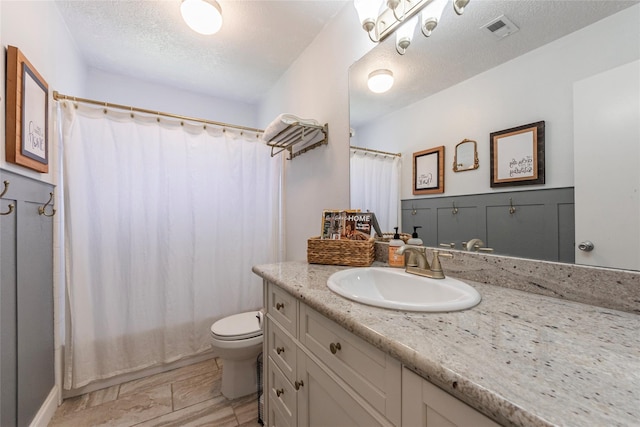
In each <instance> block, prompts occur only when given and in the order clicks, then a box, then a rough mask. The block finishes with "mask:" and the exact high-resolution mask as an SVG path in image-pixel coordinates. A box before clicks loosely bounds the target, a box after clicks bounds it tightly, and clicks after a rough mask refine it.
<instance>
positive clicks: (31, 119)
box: [22, 64, 48, 164]
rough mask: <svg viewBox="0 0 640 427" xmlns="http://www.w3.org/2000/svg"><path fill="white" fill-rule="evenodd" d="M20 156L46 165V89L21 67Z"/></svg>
mask: <svg viewBox="0 0 640 427" xmlns="http://www.w3.org/2000/svg"><path fill="white" fill-rule="evenodd" d="M22 68H23V73H22V154H23V155H25V156H27V157H30V158H32V159H34V160H37V161H39V162H40V163H44V164H47V163H48V156H47V109H46V105H47V88H46V86H43V84H42V82H40V81H39V80H38V78H37V77H36V76H35V74H34V73H33V71H31V70H30V69H29V67H28V66H27V64H23V65H22Z"/></svg>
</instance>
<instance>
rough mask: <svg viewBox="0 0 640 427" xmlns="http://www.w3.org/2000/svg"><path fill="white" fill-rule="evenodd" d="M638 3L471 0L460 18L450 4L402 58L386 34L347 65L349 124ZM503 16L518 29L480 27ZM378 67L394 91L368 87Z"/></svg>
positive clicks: (370, 117)
mask: <svg viewBox="0 0 640 427" xmlns="http://www.w3.org/2000/svg"><path fill="white" fill-rule="evenodd" d="M638 3H639V2H638V1H637V0H634V1H622V0H471V2H470V3H469V5H468V6H467V7H466V10H465V12H464V14H463V15H462V16H457V15H456V14H455V12H454V11H453V8H452V7H451V5H450V4H449V5H448V6H447V8H446V9H445V12H444V14H443V16H442V19H441V21H440V24H439V26H438V27H437V28H436V29H435V30H434V31H433V34H432V35H431V37H429V38H426V37H424V36H422V34H421V33H420V30H419V29H417V33H416V36H415V38H414V42H413V43H412V45H411V46H409V48H408V50H407V53H406V54H405V55H404V56H400V55H398V54H397V53H396V51H395V45H394V43H395V37H389V38H388V39H386V40H385V41H384V42H383V43H381V44H380V45H379V46H377V47H376V48H375V49H373V50H371V51H370V52H369V53H368V54H367V55H365V57H364V58H362V59H360V60H359V61H358V62H357V63H356V64H355V65H354V66H353V67H352V68H351V70H350V82H349V85H350V102H351V124H352V126H353V127H357V126H359V125H360V124H362V123H365V122H367V121H368V120H371V119H372V118H375V117H378V116H380V115H383V114H386V113H388V112H391V111H394V110H397V109H398V108H400V107H403V106H406V105H409V104H411V103H413V102H415V101H417V100H420V99H422V98H424V97H425V96H428V95H430V94H434V93H436V92H439V91H441V90H443V89H446V88H447V87H449V86H451V85H454V84H456V83H459V82H461V81H464V80H466V79H468V78H470V77H473V76H474V75H476V74H479V73H481V72H483V71H486V70H488V69H491V68H493V67H495V66H497V65H500V64H502V63H504V62H506V61H508V60H510V59H513V58H515V57H517V56H520V55H522V54H524V53H526V52H528V51H530V50H533V49H535V48H538V47H540V46H542V45H545V44H547V43H549V42H551V41H553V40H556V39H558V38H560V37H563V36H565V35H567V34H569V33H572V32H574V31H576V30H579V29H580V28H583V27H585V26H587V25H590V24H592V23H594V22H596V21H599V20H601V19H603V18H605V17H607V16H609V15H611V14H613V13H616V12H619V11H620V10H622V9H625V8H627V7H630V6H632V5H634V4H638ZM503 14H504V15H505V16H506V17H507V18H508V19H510V20H511V21H512V22H513V23H514V24H515V25H516V26H517V27H519V31H518V32H516V33H514V34H512V35H510V36H507V37H506V38H504V39H497V38H496V37H495V36H494V35H493V34H491V33H490V32H489V31H488V30H486V29H481V27H483V26H484V25H485V24H487V23H489V22H490V21H491V20H493V19H494V18H497V17H499V16H500V15H503ZM638 25H640V16H638ZM611 48H612V49H615V46H612V47H611ZM379 68H388V69H390V70H392V71H393V73H394V77H395V83H394V87H393V89H392V90H391V91H389V92H387V93H385V94H382V96H380V95H379V94H373V93H371V92H370V91H368V90H367V87H366V80H367V76H368V74H369V73H370V72H371V71H373V70H376V69H379Z"/></svg>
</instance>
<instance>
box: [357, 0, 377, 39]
mask: <svg viewBox="0 0 640 427" xmlns="http://www.w3.org/2000/svg"><path fill="white" fill-rule="evenodd" d="M383 2H384V0H353V5H354V6H355V8H356V12H358V18H359V19H360V23H361V24H362V28H364V30H365V31H367V32H369V31H371V30H373V28H374V27H375V25H376V20H377V19H378V15H379V14H380V9H381V8H382V5H383Z"/></svg>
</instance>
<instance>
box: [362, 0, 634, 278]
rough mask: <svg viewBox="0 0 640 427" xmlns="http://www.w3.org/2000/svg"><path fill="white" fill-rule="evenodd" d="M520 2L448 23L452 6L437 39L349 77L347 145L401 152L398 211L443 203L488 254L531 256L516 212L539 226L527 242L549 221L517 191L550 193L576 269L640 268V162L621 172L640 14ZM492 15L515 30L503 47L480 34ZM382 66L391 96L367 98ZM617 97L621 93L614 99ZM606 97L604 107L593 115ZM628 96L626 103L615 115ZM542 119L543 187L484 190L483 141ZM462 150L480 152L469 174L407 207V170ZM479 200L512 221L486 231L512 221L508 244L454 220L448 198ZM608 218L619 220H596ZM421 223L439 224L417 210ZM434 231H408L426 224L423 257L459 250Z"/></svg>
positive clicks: (628, 153)
mask: <svg viewBox="0 0 640 427" xmlns="http://www.w3.org/2000/svg"><path fill="white" fill-rule="evenodd" d="M527 5H528V6H527V7H526V8H525V7H522V2H513V1H492V0H487V1H473V0H472V1H471V2H470V3H469V5H468V6H467V8H466V11H465V13H464V15H463V16H453V15H454V12H453V11H452V10H451V8H450V7H449V6H447V7H446V8H445V9H444V12H443V15H442V18H441V21H440V23H439V25H438V26H437V28H436V29H435V30H434V31H433V34H432V35H431V36H430V37H429V38H426V37H422V35H420V34H419V32H418V34H416V35H415V37H414V40H413V41H412V43H411V46H409V48H408V49H407V51H406V53H405V54H404V55H398V53H397V52H396V49H395V45H394V42H395V40H394V37H390V38H388V39H387V40H385V41H384V42H382V43H380V44H379V45H377V46H375V48H373V49H372V50H371V51H370V52H369V53H368V54H367V55H365V56H364V57H363V58H361V59H360V60H358V61H357V62H356V63H355V64H354V65H353V66H352V67H351V69H350V103H351V104H350V105H351V110H350V114H351V127H352V129H353V130H354V135H353V136H352V139H351V143H352V145H357V146H361V147H367V148H372V149H379V150H385V151H389V152H399V153H402V155H403V156H402V160H403V161H402V165H401V180H400V196H399V198H397V199H396V200H395V201H396V203H397V206H398V209H400V206H399V204H400V200H402V201H403V208H407V209H409V210H411V209H412V206H413V205H412V202H414V201H415V202H417V201H419V200H426V199H434V200H441V199H443V198H447V197H448V198H449V199H448V200H447V201H446V204H444V203H443V206H446V211H447V212H448V214H449V215H451V217H450V218H449V217H446V219H447V221H449V222H450V224H451V225H452V227H453V225H455V224H458V225H457V226H456V227H458V228H465V227H466V229H468V234H469V236H468V237H467V238H466V239H465V240H467V241H468V240H469V239H472V238H481V239H483V241H484V242H485V244H486V245H487V246H489V247H492V248H494V249H495V253H497V254H507V255H509V254H510V253H509V252H508V249H506V248H507V247H509V246H511V247H514V248H520V247H522V246H527V245H529V246H536V245H537V242H536V241H527V240H525V241H523V240H522V239H523V236H522V235H521V234H519V233H520V232H521V230H520V229H518V228H515V226H516V225H517V223H518V222H519V221H521V220H522V217H523V215H525V214H526V215H529V216H530V218H531V220H532V221H539V222H536V223H535V224H536V225H535V226H534V227H533V228H539V229H538V230H537V231H538V232H537V235H536V236H534V237H535V238H537V236H538V235H540V236H542V235H545V234H546V233H547V230H548V229H553V228H554V227H553V226H551V225H550V224H548V223H545V222H544V221H545V219H544V217H545V214H544V213H543V212H542V211H536V209H535V208H534V206H537V205H536V204H535V203H529V202H526V201H524V200H523V197H524V194H525V193H526V194H528V193H532V192H537V191H539V192H540V194H544V193H545V192H546V191H548V190H556V189H557V190H562V191H563V193H566V192H567V191H568V192H569V194H570V197H571V200H570V202H566V203H565V202H564V201H561V202H558V203H557V206H559V207H558V209H559V210H560V211H562V212H561V213H560V215H561V216H562V217H570V218H571V219H572V223H574V224H575V235H574V234H573V230H572V232H571V234H570V235H563V233H564V234H567V233H565V230H564V229H563V228H562V227H561V226H559V225H558V224H556V226H555V230H556V231H555V232H556V234H559V236H556V237H557V238H558V239H564V240H571V247H570V249H571V251H572V252H573V251H575V255H574V254H572V257H573V256H575V262H576V263H580V264H589V265H597V266H610V267H614V268H624V269H636V270H637V269H640V237H637V236H640V201H639V200H638V196H637V195H638V194H639V193H640V189H639V188H638V187H639V184H640V174H639V172H638V168H637V167H636V166H635V165H632V164H627V163H624V164H625V166H621V162H630V161H631V160H632V159H637V150H638V146H640V135H639V132H640V131H639V129H640V124H639V123H638V120H640V119H639V117H640V112H638V111H637V110H638V105H640V102H639V99H638V98H639V94H640V90H639V89H636V88H637V87H639V86H640V84H639V83H638V81H639V80H640V73H639V72H637V71H636V69H637V67H638V61H639V59H640V26H638V25H637V17H638V16H639V14H640V4H638V1H617V2H610V1H604V0H603V1H598V0H595V1H554V2H528V3H527ZM499 16H504V17H505V18H507V19H508V20H509V22H511V23H513V24H514V25H515V26H517V28H518V30H517V31H515V32H512V33H511V34H510V35H508V36H507V37H504V38H496V37H495V36H494V35H493V34H491V33H489V32H488V31H487V29H486V28H485V24H487V23H489V22H492V21H493V20H495V18H497V17H499ZM611 46H616V49H615V50H612V49H611V48H610V47H611ZM376 69H389V70H391V71H392V72H393V75H394V79H395V81H394V85H393V87H392V88H391V90H389V91H388V92H386V93H383V94H373V93H371V92H370V91H368V90H367V88H366V80H367V76H368V74H369V73H370V72H371V71H373V70H376ZM613 89H616V90H618V89H620V93H621V94H623V96H618V95H620V93H618V94H617V95H615V96H614V94H615V93H617V92H616V90H613ZM624 94H626V95H624ZM607 97H609V98H612V99H610V100H608V101H606V102H605V105H602V106H601V105H600V103H601V99H605V98H607ZM613 98H616V99H613ZM622 98H625V99H627V101H626V102H627V104H625V105H620V104H618V102H620V99H622ZM594 106H597V107H598V108H594ZM623 112H627V113H628V114H626V115H624V114H623ZM540 120H544V121H545V122H546V123H547V131H546V140H547V142H548V144H547V147H546V153H545V156H546V159H545V166H546V172H547V180H546V182H545V184H543V185H529V186H525V187H526V188H523V187H515V186H514V187H507V188H500V189H492V188H491V187H490V170H489V164H490V162H489V134H490V133H491V132H495V131H500V130H503V129H508V128H511V127H516V126H519V125H523V124H526V123H531V122H535V121H540ZM607 120H608V122H607ZM614 122H615V124H614ZM464 139H469V140H474V141H476V147H477V156H478V160H479V167H478V168H477V169H471V170H468V171H467V172H466V173H455V172H454V170H453V169H452V168H445V174H446V176H445V182H446V183H447V185H446V188H445V193H444V194H443V195H440V196H414V195H413V194H412V193H411V189H412V186H411V184H412V181H411V179H412V178H411V173H412V169H411V165H410V161H407V159H411V158H412V155H413V153H415V152H419V151H422V150H425V149H429V148H433V147H436V146H441V145H444V146H445V147H446V150H445V153H446V158H445V162H448V164H449V165H452V164H453V162H454V154H458V153H457V149H456V148H457V147H456V146H457V145H458V144H459V143H460V141H462V140H464ZM603 141H604V142H606V145H607V149H606V150H603ZM634 149H635V155H634V154H633V153H632V151H633V150H634ZM463 154H464V153H463ZM465 162H466V161H465ZM500 193H505V194H504V195H503V196H504V197H500ZM596 194H597V197H594V195H596ZM485 195H490V196H492V197H495V198H498V199H500V200H499V201H497V202H496V203H498V204H499V205H500V206H498V207H496V211H497V212H500V215H503V214H504V213H505V212H506V214H504V218H502V217H498V218H497V219H495V218H492V219H490V220H489V219H488V220H487V221H485V222H490V223H491V226H492V227H494V228H495V227H498V228H500V227H504V225H505V224H507V221H511V222H510V223H508V224H509V225H510V227H513V228H511V229H512V234H513V237H512V240H513V242H512V243H509V242H507V238H508V236H507V235H504V236H500V239H498V242H499V243H500V245H497V244H495V243H496V240H495V239H491V238H487V235H486V234H485V235H483V234H482V233H480V232H478V230H477V229H474V228H473V227H472V226H473V225H474V224H476V223H477V222H478V218H476V217H474V216H468V215H467V214H469V212H468V211H467V210H465V209H466V206H463V205H462V204H460V203H456V206H457V209H458V210H459V213H458V214H457V215H453V214H451V206H452V199H451V198H452V197H457V196H461V197H462V196H479V197H482V198H485ZM519 195H522V197H519ZM536 197H541V196H538V195H536ZM574 197H575V208H574ZM608 197H611V199H608ZM438 198H440V199H438ZM502 199H504V200H502ZM510 199H511V200H512V203H513V205H514V206H516V207H517V210H516V213H514V214H510V213H509V206H510V205H509V200H510ZM554 203H555V202H554ZM622 203H625V205H624V206H622ZM541 204H542V205H544V204H545V203H544V201H543V202H541ZM414 205H415V206H418V204H417V203H415V204H414ZM415 206H413V207H415ZM358 207H361V208H364V209H368V207H367V206H358ZM371 210H374V211H375V208H373V209H371ZM392 210H393V209H391V211H392ZM417 210H418V213H419V211H420V209H417ZM574 211H575V212H574ZM425 212H426V210H425ZM444 212H445V209H444V208H443V209H442V211H440V210H438V213H437V214H436V217H437V218H438V220H441V219H443V218H445V217H444V216H442V215H444ZM594 212H597V215H599V217H598V216H594V215H593V213H594ZM403 213H404V212H403ZM429 215H431V214H429ZM378 216H380V215H378ZM417 216H419V215H417ZM441 216H442V218H441ZM612 216H615V220H612V221H602V218H608V217H612ZM398 217H399V218H400V217H401V218H402V225H401V227H402V231H406V230H409V231H410V230H411V225H412V224H405V223H404V222H405V220H404V218H405V217H404V215H398ZM427 217H428V218H435V217H432V216H428V215H426V213H425V218H427ZM463 218H466V219H464V220H463ZM429 220H431V219H429ZM425 221H426V219H425ZM491 221H493V222H491ZM435 224H436V222H434V223H433V224H432V223H429V224H416V225H422V226H423V233H425V234H427V236H426V237H427V238H426V239H425V236H422V235H421V237H422V238H423V240H425V243H427V244H428V246H438V245H439V244H440V243H449V242H450V241H453V240H442V239H439V237H438V231H437V230H433V228H435V227H436V225H435ZM470 224H471V225H472V226H470ZM398 225H400V224H399V223H398ZM480 231H483V230H480ZM484 231H486V230H484ZM429 233H431V236H432V238H431V240H430V241H429ZM629 236H635V238H631V239H630V238H629ZM518 239H520V240H519V241H516V240H518ZM582 241H589V242H592V243H593V244H594V249H593V250H592V251H589V252H585V251H580V249H579V246H580V245H579V243H580V242H582ZM500 246H502V248H501V247H500ZM616 246H618V247H617V248H616ZM458 247H459V246H458ZM538 249H540V248H538ZM540 251H544V250H543V249H540ZM512 255H515V254H512ZM517 256H522V255H521V254H518V255H517ZM542 259H548V258H545V257H542Z"/></svg>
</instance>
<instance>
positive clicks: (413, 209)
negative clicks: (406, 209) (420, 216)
mask: <svg viewBox="0 0 640 427" xmlns="http://www.w3.org/2000/svg"><path fill="white" fill-rule="evenodd" d="M417 213H418V211H417V210H416V207H415V205H413V204H412V205H411V215H416V214H417Z"/></svg>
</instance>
